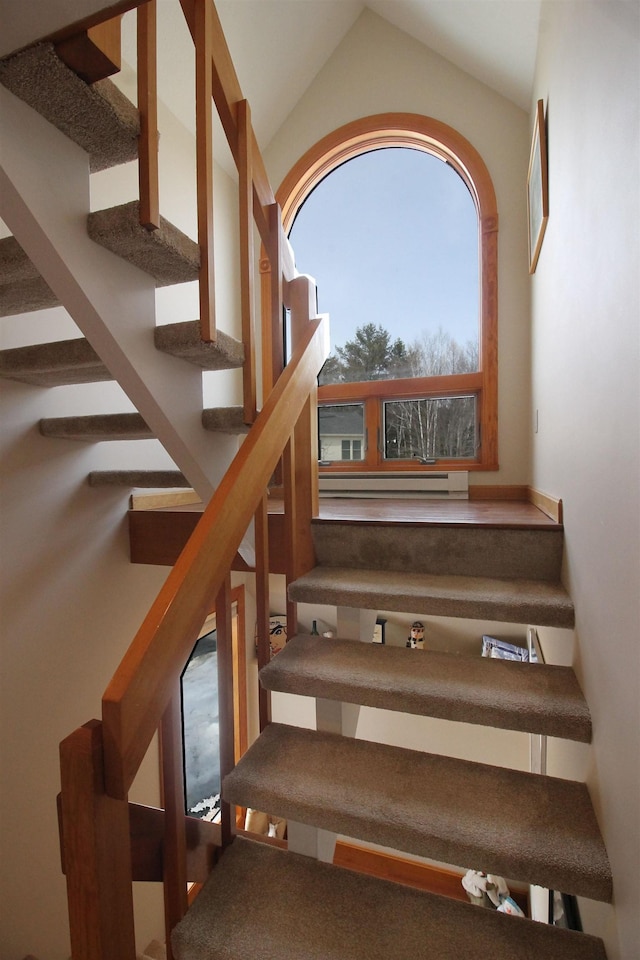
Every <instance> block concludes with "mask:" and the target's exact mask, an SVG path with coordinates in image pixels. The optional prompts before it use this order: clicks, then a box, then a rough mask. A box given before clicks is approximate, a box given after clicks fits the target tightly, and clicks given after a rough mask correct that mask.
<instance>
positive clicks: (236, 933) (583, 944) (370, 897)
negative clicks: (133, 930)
mask: <svg viewBox="0 0 640 960" xmlns="http://www.w3.org/2000/svg"><path fill="white" fill-rule="evenodd" d="M171 942H172V947H173V951H174V956H175V957H176V960H247V958H249V957H251V960H282V958H285V957H286V958H287V960H467V958H472V957H487V958H491V960H539V958H540V957H546V958H549V960H551V958H553V960H606V954H605V950H604V946H603V944H602V941H601V940H600V939H598V938H596V937H591V936H587V935H585V934H581V933H575V932H573V931H569V930H561V929H560V928H558V927H553V926H549V925H547V924H543V923H536V922H535V921H533V920H525V919H522V918H519V917H508V916H506V915H504V914H499V913H496V911H494V910H486V909H482V908H480V907H475V906H472V905H471V904H466V903H461V902H459V901H455V900H449V899H446V898H444V897H439V896H436V895H434V894H429V893H424V892H422V891H419V890H415V889H413V888H411V887H406V886H403V885H401V884H395V883H392V882H390V881H387V880H378V879H375V878H373V877H368V876H366V875H364V874H359V873H355V872H353V871H351V870H343V869H341V868H340V867H334V866H332V865H330V864H326V863H319V862H317V861H315V860H312V859H311V858H310V857H303V856H300V855H298V854H293V853H287V852H285V851H283V850H278V849H274V848H273V847H269V846H267V845H265V844H258V843H255V842H252V841H250V840H245V839H241V838H237V839H236V840H235V841H234V842H233V844H232V845H231V846H230V847H229V848H228V849H227V850H225V852H224V854H223V856H222V858H221V860H220V862H219V864H218V865H217V866H216V867H215V869H214V870H213V872H212V874H211V876H210V877H209V879H208V880H207V882H206V884H205V886H204V888H203V890H202V891H201V892H200V893H199V894H198V897H197V898H196V900H195V902H194V903H193V905H192V906H191V908H190V910H189V912H188V914H187V915H186V917H185V918H184V919H183V920H182V921H181V923H179V924H178V926H177V927H176V928H175V929H174V931H173V934H172V941H171Z"/></svg>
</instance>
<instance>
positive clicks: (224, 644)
mask: <svg viewBox="0 0 640 960" xmlns="http://www.w3.org/2000/svg"><path fill="white" fill-rule="evenodd" d="M231 607H232V600H231V577H230V575H229V574H227V576H226V577H225V579H224V582H223V584H222V586H221V588H220V590H219V592H218V596H217V597H216V631H217V650H218V653H217V658H218V717H219V733H220V782H221V783H222V780H223V779H224V777H225V776H226V775H227V774H228V773H230V772H231V771H232V770H233V768H234V766H235V757H234V740H235V736H234V719H235V718H234V706H233V638H232V632H231ZM220 827H221V830H222V846H223V848H224V847H226V846H228V845H229V844H230V843H231V840H232V839H233V834H234V824H233V820H232V817H231V807H230V805H229V804H228V803H226V802H222V803H221V821H220Z"/></svg>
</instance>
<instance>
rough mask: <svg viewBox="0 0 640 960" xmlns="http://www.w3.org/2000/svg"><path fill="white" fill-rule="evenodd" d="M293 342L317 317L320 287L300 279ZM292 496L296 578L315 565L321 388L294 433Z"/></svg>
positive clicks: (292, 297) (292, 301) (293, 290)
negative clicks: (315, 518) (318, 289)
mask: <svg viewBox="0 0 640 960" xmlns="http://www.w3.org/2000/svg"><path fill="white" fill-rule="evenodd" d="M288 294H289V307H290V309H291V340H292V348H293V349H295V347H296V346H297V344H298V343H299V342H300V339H301V338H302V337H303V336H304V331H305V329H306V327H307V325H308V324H309V322H310V320H311V319H312V317H315V316H316V314H317V305H316V286H315V284H314V283H313V282H312V280H311V279H310V278H309V277H306V276H299V277H296V278H295V279H294V280H292V281H291V282H290V283H289V285H288ZM294 440H295V443H294V452H295V456H294V461H293V479H292V490H293V492H292V495H293V497H294V498H295V516H296V531H297V542H296V556H295V568H294V569H293V570H292V571H291V576H292V579H295V578H297V577H301V576H302V574H304V573H307V572H308V571H309V570H311V568H312V567H313V566H315V562H316V555H315V548H314V545H313V538H312V536H311V521H312V519H313V518H314V517H317V516H318V508H319V506H318V387H317V385H316V386H315V387H314V388H313V390H312V391H311V393H310V394H309V399H308V400H307V402H306V403H305V405H304V408H303V410H302V413H301V415H300V417H299V419H298V422H297V423H296V426H295V430H294Z"/></svg>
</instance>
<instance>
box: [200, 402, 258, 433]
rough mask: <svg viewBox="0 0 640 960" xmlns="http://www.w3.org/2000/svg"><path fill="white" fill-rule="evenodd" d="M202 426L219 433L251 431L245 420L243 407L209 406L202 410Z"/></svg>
mask: <svg viewBox="0 0 640 960" xmlns="http://www.w3.org/2000/svg"><path fill="white" fill-rule="evenodd" d="M202 426H203V427H204V428H205V430H213V431H215V432H217V433H228V434H243V433H248V432H249V427H248V425H247V424H246V423H245V422H244V410H243V408H242V407H208V408H207V409H206V410H203V411H202Z"/></svg>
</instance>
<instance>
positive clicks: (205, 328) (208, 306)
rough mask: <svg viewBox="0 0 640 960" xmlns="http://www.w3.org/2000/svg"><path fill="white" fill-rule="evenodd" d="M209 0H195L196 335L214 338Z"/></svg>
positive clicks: (207, 340) (206, 339) (209, 340)
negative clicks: (198, 252)
mask: <svg viewBox="0 0 640 960" xmlns="http://www.w3.org/2000/svg"><path fill="white" fill-rule="evenodd" d="M212 22H213V14H212V3H211V0H196V3H195V33H194V39H195V46H196V171H197V182H198V244H199V246H200V336H201V337H202V339H203V340H204V341H206V342H207V343H213V342H215V339H216V319H215V281H214V264H213V116H212V96H213V86H212V77H211V58H212Z"/></svg>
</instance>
